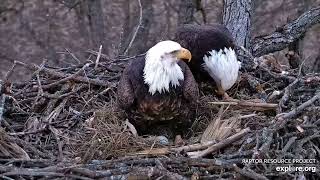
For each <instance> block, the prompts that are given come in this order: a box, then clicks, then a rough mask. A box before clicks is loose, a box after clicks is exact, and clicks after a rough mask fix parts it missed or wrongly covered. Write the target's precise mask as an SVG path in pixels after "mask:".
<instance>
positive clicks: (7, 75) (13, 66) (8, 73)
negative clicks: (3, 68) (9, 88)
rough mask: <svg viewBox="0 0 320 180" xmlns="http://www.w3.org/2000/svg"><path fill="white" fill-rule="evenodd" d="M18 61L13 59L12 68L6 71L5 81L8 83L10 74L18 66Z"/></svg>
mask: <svg viewBox="0 0 320 180" xmlns="http://www.w3.org/2000/svg"><path fill="white" fill-rule="evenodd" d="M16 65H17V63H16V61H13V65H12V66H11V68H10V69H9V71H8V72H7V73H6V75H5V76H4V81H5V82H6V83H7V82H8V81H9V78H10V76H11V75H12V73H13V70H14V68H15V67H16Z"/></svg>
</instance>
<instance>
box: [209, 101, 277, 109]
mask: <svg viewBox="0 0 320 180" xmlns="http://www.w3.org/2000/svg"><path fill="white" fill-rule="evenodd" d="M208 103H209V104H214V105H233V106H242V107H249V108H253V109H254V110H261V111H265V110H270V109H276V108H277V107H278V104H273V103H260V102H250V101H230V102H223V101H220V102H208Z"/></svg>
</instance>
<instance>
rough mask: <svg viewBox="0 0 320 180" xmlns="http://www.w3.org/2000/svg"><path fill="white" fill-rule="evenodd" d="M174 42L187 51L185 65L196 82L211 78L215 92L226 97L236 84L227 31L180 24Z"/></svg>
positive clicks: (237, 66)
mask: <svg viewBox="0 0 320 180" xmlns="http://www.w3.org/2000/svg"><path fill="white" fill-rule="evenodd" d="M174 40H175V41H176V42H178V43H179V44H181V45H182V46H184V47H185V48H187V49H189V50H190V51H191V53H192V61H191V62H190V63H188V65H189V67H190V69H191V71H192V72H193V75H194V76H195V77H196V79H197V81H202V80H207V79H208V77H209V78H211V79H213V80H214V81H215V83H216V85H217V93H218V94H219V95H224V97H228V96H227V94H226V93H225V91H226V90H228V89H230V88H231V87H232V85H233V84H234V83H235V82H236V80H237V77H238V72H239V69H240V62H239V61H238V60H237V56H236V53H235V51H234V46H235V45H234V40H233V37H232V35H231V33H230V32H229V31H228V29H227V28H226V27H224V26H223V25H220V24H214V25H183V26H181V27H179V28H178V29H177V32H176V34H175V38H174Z"/></svg>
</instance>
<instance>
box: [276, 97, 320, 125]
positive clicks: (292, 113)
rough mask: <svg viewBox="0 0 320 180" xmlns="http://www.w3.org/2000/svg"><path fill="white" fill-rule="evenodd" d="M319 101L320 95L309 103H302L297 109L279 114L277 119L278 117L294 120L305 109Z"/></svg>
mask: <svg viewBox="0 0 320 180" xmlns="http://www.w3.org/2000/svg"><path fill="white" fill-rule="evenodd" d="M318 99H320V93H317V94H316V95H314V96H313V97H312V98H311V99H309V100H308V101H306V102H304V103H302V104H301V105H300V106H298V107H297V108H294V109H293V110H291V111H290V112H287V113H282V114H278V115H277V117H278V119H279V118H282V119H292V118H294V117H296V116H297V115H298V114H299V113H301V112H302V111H303V110H304V109H305V108H307V107H308V106H310V105H312V104H313V103H314V102H315V101H317V100H318Z"/></svg>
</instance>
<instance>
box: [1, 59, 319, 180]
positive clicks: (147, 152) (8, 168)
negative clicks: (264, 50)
mask: <svg viewBox="0 0 320 180" xmlns="http://www.w3.org/2000/svg"><path fill="white" fill-rule="evenodd" d="M101 58H103V56H101ZM128 61H130V58H127V59H120V60H114V61H111V60H108V61H105V62H98V61H97V62H95V63H93V62H87V63H85V64H79V65H73V66H69V67H63V68H57V67H49V66H48V65H46V63H45V62H44V63H43V64H41V65H34V64H25V63H22V62H15V63H14V65H13V67H12V68H11V69H10V71H9V72H8V74H7V77H6V79H5V80H4V81H3V82H2V81H1V83H0V85H1V88H0V89H1V93H0V103H1V104H0V120H1V129H0V156H1V158H2V159H0V161H2V165H0V173H1V177H4V178H7V179H10V178H21V177H23V178H27V179H32V178H35V177H43V178H66V177H67V178H70V179H96V178H114V179H121V178H138V179H141V178H159V177H163V178H167V179H183V178H185V177H189V178H192V179H193V178H207V179H210V178H239V177H245V178H253V179H267V178H279V179H280V178H282V179H292V178H293V177H295V178H303V177H305V178H311V179H312V178H313V179H316V177H317V176H319V175H320V174H319V169H320V166H319V164H320V163H319V162H320V161H319V160H320V129H319V128H320V113H319V112H320V111H319V110H320V100H319V99H320V91H319V89H320V75H319V74H315V73H314V74H306V75H301V72H300V71H299V69H294V70H288V69H281V68H280V71H279V69H277V71H275V69H274V67H271V66H266V65H265V64H257V65H256V67H255V70H254V71H250V72H242V73H241V76H240V78H239V81H238V83H237V84H236V85H235V86H234V87H233V89H231V90H230V91H229V94H230V95H231V96H232V97H233V98H234V99H237V100H235V101H232V102H224V101H221V100H219V98H217V97H216V96H215V95H214V93H213V92H214V87H212V86H211V85H210V84H207V83H201V84H200V87H201V90H202V96H201V99H200V102H199V105H198V108H197V110H196V111H197V112H196V114H197V116H196V118H195V119H193V121H194V123H193V125H192V127H191V129H190V133H191V134H192V137H190V138H189V139H184V140H182V142H180V143H177V142H176V144H175V143H174V142H172V141H170V142H169V144H168V145H163V143H162V144H161V143H160V142H159V141H158V140H157V138H150V137H140V136H137V135H136V134H135V132H134V129H133V128H132V127H131V126H130V124H128V122H127V121H126V120H125V119H124V117H123V116H122V113H121V111H120V110H119V109H118V108H117V106H116V103H115V102H116V95H115V92H116V86H117V83H118V80H119V78H120V75H121V72H122V70H123V68H124V67H125V65H126V64H127V63H128ZM97 63H98V64H97ZM17 65H20V66H24V67H25V68H28V69H30V70H32V71H33V72H34V74H33V76H32V78H31V79H30V80H29V81H26V82H20V83H10V81H9V80H8V77H9V76H10V74H12V73H14V69H15V66H17ZM187 145H189V146H187ZM190 147H196V149H197V150H192V148H190ZM268 158H269V159H296V158H298V159H315V160H316V163H313V164H303V165H302V166H303V167H306V166H314V167H316V168H317V171H316V172H310V171H309V172H293V171H291V172H278V171H275V167H276V166H279V165H277V164H270V163H266V162H263V163H252V162H251V163H244V160H245V159H268ZM291 165H292V166H294V165H297V164H291Z"/></svg>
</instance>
